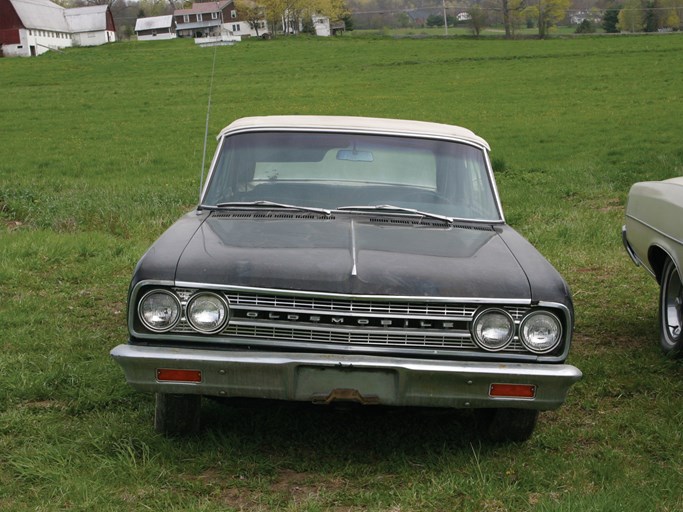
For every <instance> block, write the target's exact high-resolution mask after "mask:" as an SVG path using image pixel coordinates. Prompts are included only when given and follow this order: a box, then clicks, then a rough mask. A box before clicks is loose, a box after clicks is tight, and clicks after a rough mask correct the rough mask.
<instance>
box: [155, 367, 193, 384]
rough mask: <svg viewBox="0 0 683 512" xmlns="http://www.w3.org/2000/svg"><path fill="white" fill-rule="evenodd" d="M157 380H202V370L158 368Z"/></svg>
mask: <svg viewBox="0 0 683 512" xmlns="http://www.w3.org/2000/svg"><path fill="white" fill-rule="evenodd" d="M157 380H158V381H161V382H201V381H202V372H201V371H199V370H178V369H175V368H158V369H157Z"/></svg>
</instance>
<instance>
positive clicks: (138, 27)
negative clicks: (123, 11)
mask: <svg viewBox="0 0 683 512" xmlns="http://www.w3.org/2000/svg"><path fill="white" fill-rule="evenodd" d="M135 35H136V36H137V37H138V40H140V41H153V40H155V39H173V38H175V37H176V33H175V21H174V19H173V15H172V14H169V15H167V16H151V17H149V18H138V19H137V20H136V21H135Z"/></svg>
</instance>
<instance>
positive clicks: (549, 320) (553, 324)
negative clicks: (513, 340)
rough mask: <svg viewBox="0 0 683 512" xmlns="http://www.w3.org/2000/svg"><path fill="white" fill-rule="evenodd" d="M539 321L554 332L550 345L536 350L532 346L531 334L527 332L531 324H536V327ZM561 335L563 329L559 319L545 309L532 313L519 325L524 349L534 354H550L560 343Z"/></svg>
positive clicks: (535, 347) (534, 346)
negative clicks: (543, 322)
mask: <svg viewBox="0 0 683 512" xmlns="http://www.w3.org/2000/svg"><path fill="white" fill-rule="evenodd" d="M539 320H541V321H543V320H545V321H546V326H548V327H550V328H551V329H552V330H553V331H554V335H553V340H552V341H551V342H550V343H547V344H545V345H544V346H543V347H542V348H538V346H537V345H534V344H533V342H532V341H531V339H530V338H531V333H530V331H529V330H530V329H531V324H532V322H536V323H537V324H536V325H538V322H539ZM563 335H564V329H563V326H562V321H561V320H560V318H559V317H558V316H557V315H556V314H555V313H553V312H551V311H548V310H545V309H542V310H536V311H532V312H531V313H529V314H528V315H526V316H525V317H524V318H523V319H522V321H521V323H520V325H519V339H520V341H521V342H522V344H523V345H524V348H526V349H527V350H528V351H529V352H532V353H534V354H548V353H550V352H552V351H553V350H555V349H556V348H557V347H558V346H560V344H561V343H562V339H563Z"/></svg>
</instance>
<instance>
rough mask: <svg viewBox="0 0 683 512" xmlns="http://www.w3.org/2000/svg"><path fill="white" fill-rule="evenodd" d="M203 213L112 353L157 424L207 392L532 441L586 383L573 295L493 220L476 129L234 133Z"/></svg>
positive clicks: (136, 298)
mask: <svg viewBox="0 0 683 512" xmlns="http://www.w3.org/2000/svg"><path fill="white" fill-rule="evenodd" d="M218 141H219V143H218V148H217V150H216V154H215V156H214V159H213V162H212V164H211V168H210V171H209V174H208V177H207V183H206V185H205V187H204V188H203V192H202V194H201V198H200V204H199V206H198V207H197V208H196V210H194V211H192V212H190V213H188V214H187V215H185V216H184V217H183V218H181V219H180V220H179V221H178V222H177V223H176V224H175V225H173V226H172V227H171V228H170V229H169V230H168V231H167V232H166V233H164V234H163V235H162V236H161V238H159V240H158V241H157V242H155V243H154V245H153V246H152V247H151V248H150V249H149V251H148V252H147V253H146V254H145V255H144V256H143V257H142V259H141V260H140V262H139V264H138V266H137V268H136V270H135V273H134V276H133V279H132V283H131V287H130V293H129V312H128V325H129V330H130V339H129V341H128V343H126V344H123V345H119V346H118V347H116V348H115V349H114V350H113V351H112V356H113V357H114V359H115V360H116V361H117V362H118V363H119V364H120V365H121V366H122V367H123V370H124V372H125V375H126V379H127V381H128V383H130V384H131V385H132V386H133V387H135V388H136V389H138V390H141V391H148V392H154V393H156V414H155V426H156V429H157V430H158V431H160V432H164V433H169V434H173V433H185V432H191V431H195V430H196V429H197V428H198V424H199V423H198V422H199V411H200V398H201V396H210V397H247V398H264V399H280V400H297V401H308V402H314V403H318V404H332V403H335V402H338V401H352V402H358V403H360V404H384V405H391V406H427V407H447V408H464V409H473V410H477V411H479V414H478V415H477V414H474V415H473V418H475V419H476V418H477V417H478V418H479V419H480V420H481V421H482V422H485V423H483V425H484V426H485V430H486V431H487V432H488V433H489V435H490V436H491V437H492V438H493V439H496V440H513V441H516V440H524V439H527V438H528V437H529V436H530V435H531V433H532V431H533V429H534V427H535V424H536V419H537V416H538V411H541V410H548V409H554V408H557V407H559V406H560V405H561V404H562V403H563V402H564V401H565V398H566V395H567V392H568V389H569V388H570V386H571V385H572V384H573V383H574V382H576V381H577V380H578V379H579V378H580V377H581V372H580V371H579V370H578V369H577V368H575V367H573V366H571V365H567V364H565V360H566V358H567V355H568V352H569V346H570V343H571V338H572V328H573V321H574V318H573V315H574V313H573V308H572V301H571V296H570V291H569V288H568V286H567V284H566V283H565V281H564V280H563V279H562V278H561V277H560V275H559V274H558V273H557V271H556V270H555V269H554V268H553V267H552V266H551V265H550V264H549V263H548V262H547V261H546V260H545V259H544V258H543V257H542V256H541V255H540V254H539V253H538V252H537V251H536V250H535V249H534V248H533V247H532V246H531V245H530V244H529V243H528V242H527V241H526V240H524V238H522V237H521V236H520V235H519V234H518V233H517V232H515V231H514V230H513V229H512V228H510V227H509V226H507V225H506V224H505V220H504V217H503V212H502V209H501V205H500V200H499V197H498V193H497V190H496V187H495V183H494V178H493V174H492V170H491V163H490V160H489V156H488V151H489V146H488V144H487V143H486V142H485V141H484V140H483V139H481V138H480V137H478V136H476V135H475V134H473V133H472V132H471V131H469V130H466V129H464V128H460V127H456V126H448V125H441V124H434V123H424V122H415V121H401V120H390V119H372V118H353V117H313V116H273V117H255V118H245V119H240V120H237V121H235V122H233V123H232V124H231V125H229V126H228V127H226V128H225V129H224V130H223V131H222V132H221V133H220V135H219V136H218Z"/></svg>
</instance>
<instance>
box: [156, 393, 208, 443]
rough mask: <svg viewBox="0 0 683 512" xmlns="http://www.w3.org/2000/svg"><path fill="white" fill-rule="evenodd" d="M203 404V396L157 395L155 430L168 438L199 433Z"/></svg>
mask: <svg viewBox="0 0 683 512" xmlns="http://www.w3.org/2000/svg"><path fill="white" fill-rule="evenodd" d="M201 403H202V397H201V395H170V394H167V393H157V394H156V406H155V410H154V430H156V431H157V432H159V433H160V434H164V435H168V436H173V435H186V434H193V433H196V432H198V431H199V416H200V409H201Z"/></svg>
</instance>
